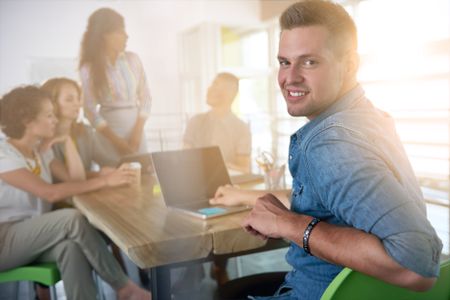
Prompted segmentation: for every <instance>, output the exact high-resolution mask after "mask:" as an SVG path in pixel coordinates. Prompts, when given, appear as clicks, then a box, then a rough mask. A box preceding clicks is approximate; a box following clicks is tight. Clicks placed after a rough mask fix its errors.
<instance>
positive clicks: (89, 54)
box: [79, 8, 151, 164]
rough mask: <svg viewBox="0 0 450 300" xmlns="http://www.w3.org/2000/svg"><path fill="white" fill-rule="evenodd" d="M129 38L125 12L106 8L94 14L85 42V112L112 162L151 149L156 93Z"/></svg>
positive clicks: (82, 53) (82, 74) (82, 69)
mask: <svg viewBox="0 0 450 300" xmlns="http://www.w3.org/2000/svg"><path fill="white" fill-rule="evenodd" d="M127 39H128V35H127V33H126V31H125V22H124V18H123V17H122V16H121V15H120V14H119V13H117V12H116V11H114V10H112V9H110V8H100V9H98V10H96V11H95V12H93V13H92V14H91V15H90V17H89V20H88V24H87V28H86V31H85V32H84V35H83V39H82V42H81V51H80V63H79V68H80V78H81V84H82V90H83V95H84V106H85V107H84V108H85V114H86V117H87V118H88V119H89V121H90V122H91V124H92V125H93V126H94V127H95V128H96V130H97V131H98V132H99V133H100V134H99V139H100V140H101V143H102V145H103V146H104V147H105V148H106V149H107V151H106V152H107V153H108V155H109V157H108V158H107V159H108V160H110V161H111V163H112V164H114V163H118V162H119V160H120V157H121V156H123V155H127V154H132V153H144V152H146V151H147V147H146V140H145V135H144V125H145V122H146V120H147V117H148V115H149V113H150V107H151V96H150V91H149V89H148V85H147V79H146V75H145V72H144V68H143V66H142V63H141V61H140V59H139V57H138V56H137V55H136V54H135V53H132V52H129V51H125V48H126V42H127Z"/></svg>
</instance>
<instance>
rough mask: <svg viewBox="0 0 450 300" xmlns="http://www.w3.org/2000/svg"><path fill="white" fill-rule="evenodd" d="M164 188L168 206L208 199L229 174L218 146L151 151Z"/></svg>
mask: <svg viewBox="0 0 450 300" xmlns="http://www.w3.org/2000/svg"><path fill="white" fill-rule="evenodd" d="M152 158H153V167H154V169H155V172H156V175H157V177H158V181H159V184H160V187H161V192H162V194H163V197H164V201H165V202H166V205H167V206H174V207H182V206H185V205H187V204H190V203H195V202H202V201H203V202H207V200H208V199H210V198H212V197H213V196H214V193H215V192H216V190H217V188H218V187H219V186H221V185H225V184H230V177H229V176H228V171H227V169H226V166H225V162H224V160H223V158H222V153H221V152H220V149H219V147H206V148H193V149H183V150H176V151H165V152H154V153H152Z"/></svg>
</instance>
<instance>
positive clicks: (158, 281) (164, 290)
mask: <svg viewBox="0 0 450 300" xmlns="http://www.w3.org/2000/svg"><path fill="white" fill-rule="evenodd" d="M150 272H151V281H152V299H153V300H170V299H171V292H170V268H169V267H166V266H159V267H153V268H151V271H150Z"/></svg>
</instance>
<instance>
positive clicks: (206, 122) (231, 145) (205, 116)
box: [183, 73, 252, 173]
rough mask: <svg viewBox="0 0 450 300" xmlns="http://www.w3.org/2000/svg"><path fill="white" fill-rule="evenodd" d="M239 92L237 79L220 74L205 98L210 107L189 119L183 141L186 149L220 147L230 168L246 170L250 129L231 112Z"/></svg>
mask: <svg viewBox="0 0 450 300" xmlns="http://www.w3.org/2000/svg"><path fill="white" fill-rule="evenodd" d="M238 91H239V79H238V78H237V77H236V76H234V75H233V74H230V73H219V74H218V75H217V76H216V78H215V79H214V81H213V82H212V84H211V86H210V87H209V89H208V93H207V97H206V101H207V103H208V105H209V106H210V107H211V109H210V110H209V111H208V112H205V113H201V114H198V115H195V116H194V117H192V118H191V119H190V120H189V122H188V124H187V127H186V131H185V133H184V138H183V142H184V147H185V148H193V147H207V146H219V148H220V150H221V151H222V155H223V158H224V160H225V163H226V165H227V167H228V168H229V169H231V170H236V171H241V172H243V173H249V172H250V155H251V146H252V143H251V135H250V129H249V126H248V124H246V123H245V122H244V121H242V120H241V119H239V118H238V117H237V116H236V115H235V114H234V113H233V112H232V111H231V105H232V104H233V101H234V98H235V97H236V95H237V93H238Z"/></svg>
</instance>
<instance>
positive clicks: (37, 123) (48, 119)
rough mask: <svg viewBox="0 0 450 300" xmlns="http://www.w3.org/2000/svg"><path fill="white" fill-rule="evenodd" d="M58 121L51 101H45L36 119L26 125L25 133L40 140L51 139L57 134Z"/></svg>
mask: <svg viewBox="0 0 450 300" xmlns="http://www.w3.org/2000/svg"><path fill="white" fill-rule="evenodd" d="M56 123H57V119H56V117H55V112H54V108H53V104H52V103H51V101H50V99H48V100H43V101H42V103H41V109H40V111H39V113H38V114H37V116H36V118H34V119H33V120H31V121H29V122H27V124H25V133H29V134H31V135H33V136H35V137H38V138H51V137H53V135H54V134H55V128H56Z"/></svg>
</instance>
